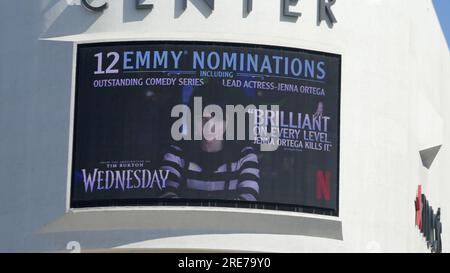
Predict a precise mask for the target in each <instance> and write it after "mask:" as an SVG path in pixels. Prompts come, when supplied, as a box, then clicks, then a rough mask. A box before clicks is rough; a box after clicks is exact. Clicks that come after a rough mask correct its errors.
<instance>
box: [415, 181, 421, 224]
mask: <svg viewBox="0 0 450 273" xmlns="http://www.w3.org/2000/svg"><path fill="white" fill-rule="evenodd" d="M415 203H416V226H417V227H418V228H419V229H420V230H422V186H420V185H419V188H418V189H417V197H416V202H415Z"/></svg>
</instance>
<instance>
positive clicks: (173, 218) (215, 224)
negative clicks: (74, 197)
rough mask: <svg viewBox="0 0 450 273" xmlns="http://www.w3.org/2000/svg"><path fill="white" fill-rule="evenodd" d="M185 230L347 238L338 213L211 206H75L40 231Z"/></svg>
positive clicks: (43, 232) (44, 232)
mask: <svg viewBox="0 0 450 273" xmlns="http://www.w3.org/2000/svg"><path fill="white" fill-rule="evenodd" d="M167 229H170V230H177V229H178V230H184V231H189V230H192V231H195V232H196V233H198V232H204V233H205V234H210V233H215V234H218V233H222V234H227V233H251V234H278V235H302V236H312V237H319V238H327V239H335V240H343V236H342V222H341V220H340V219H339V218H338V217H332V216H322V215H314V214H306V213H298V212H283V211H272V210H256V209H241V208H239V209H238V208H211V207H207V208H206V207H120V208H119V207H117V208H116V207H114V208H94V209H71V210H69V211H68V212H67V213H65V214H64V215H63V216H62V217H60V218H59V219H57V220H55V221H53V222H51V223H49V224H47V225H45V226H44V227H43V228H42V229H41V230H39V231H38V233H41V234H46V233H58V232H79V231H113V230H167Z"/></svg>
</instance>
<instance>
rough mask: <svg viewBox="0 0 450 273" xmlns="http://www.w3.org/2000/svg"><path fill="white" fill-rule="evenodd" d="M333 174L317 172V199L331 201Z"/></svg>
mask: <svg viewBox="0 0 450 273" xmlns="http://www.w3.org/2000/svg"><path fill="white" fill-rule="evenodd" d="M330 183H331V173H330V172H329V171H326V172H325V174H324V172H323V171H322V170H317V173H316V199H317V200H323V199H325V200H326V201H330Z"/></svg>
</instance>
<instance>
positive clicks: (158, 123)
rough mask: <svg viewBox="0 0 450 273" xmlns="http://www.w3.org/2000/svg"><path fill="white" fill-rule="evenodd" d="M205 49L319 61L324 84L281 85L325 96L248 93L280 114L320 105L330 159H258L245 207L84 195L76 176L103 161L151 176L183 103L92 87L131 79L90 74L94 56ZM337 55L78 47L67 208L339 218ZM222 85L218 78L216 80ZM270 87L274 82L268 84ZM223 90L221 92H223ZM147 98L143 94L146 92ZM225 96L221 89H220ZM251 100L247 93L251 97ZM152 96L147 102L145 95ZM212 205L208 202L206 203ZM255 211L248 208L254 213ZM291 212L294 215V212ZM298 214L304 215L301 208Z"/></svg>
mask: <svg viewBox="0 0 450 273" xmlns="http://www.w3.org/2000/svg"><path fill="white" fill-rule="evenodd" d="M186 49H188V50H206V51H210V50H212V49H215V50H218V51H221V50H226V51H230V52H251V53H259V54H274V52H275V53H276V54H278V55H281V56H297V57H299V58H300V59H304V58H308V59H312V60H325V62H326V64H327V65H326V70H327V78H326V82H325V83H311V82H304V81H302V80H298V81H292V80H286V79H284V80H280V81H282V82H286V83H289V82H296V83H299V84H305V85H308V86H316V87H323V88H325V90H326V92H327V93H326V94H327V95H326V96H325V97H319V96H314V95H307V94H299V93H288V92H276V91H261V90H259V91H258V90H254V95H255V94H259V96H258V95H255V97H253V98H252V100H251V101H250V102H251V103H253V104H255V105H259V104H269V105H271V104H279V105H280V110H282V111H286V112H289V111H292V112H301V113H309V114H311V115H312V114H313V113H314V112H315V110H316V108H317V103H318V102H319V101H322V102H324V104H325V107H326V112H325V115H327V116H330V117H331V123H330V128H331V129H330V130H329V135H330V138H331V139H332V142H333V149H332V151H331V152H330V153H325V152H319V151H306V150H304V151H302V152H294V151H286V150H285V149H283V148H281V147H280V148H279V149H278V151H276V152H260V153H259V154H258V157H259V162H260V170H261V181H260V189H261V193H260V196H259V198H258V202H257V203H255V204H253V203H251V204H246V202H236V201H227V200H200V199H198V200H161V199H157V196H158V194H159V192H158V191H157V190H156V189H154V190H148V189H135V190H130V191H120V190H111V191H95V192H93V193H91V192H88V193H85V192H84V188H83V187H84V185H82V182H80V178H81V177H80V169H93V168H96V167H99V163H100V162H105V161H121V160H130V161H139V160H145V161H147V162H149V163H148V166H146V167H148V168H150V169H157V168H159V166H160V162H161V159H162V157H163V155H164V152H165V151H166V148H167V147H168V146H169V145H170V144H171V136H170V129H171V126H172V123H173V122H174V120H175V119H173V118H171V117H170V111H171V109H172V107H173V106H174V105H177V104H180V103H182V102H183V101H182V96H183V93H182V88H181V87H171V88H168V87H150V88H149V87H123V88H122V87H114V88H97V89H96V88H93V87H92V81H93V80H94V79H102V78H105V79H106V78H111V77H112V76H113V77H114V78H121V77H123V78H126V77H132V76H136V77H138V75H129V74H125V73H120V74H115V75H94V74H93V71H94V70H95V69H96V67H97V61H96V59H95V58H94V55H95V54H97V53H99V52H104V53H106V52H110V51H117V52H119V53H122V52H123V51H124V50H130V51H134V50H152V51H153V50H186ZM340 70H341V60H340V56H339V55H334V54H328V53H321V52H313V51H306V50H300V49H291V48H283V47H270V46H261V45H248V44H231V43H204V42H127V43H107V44H86V45H79V46H78V54H77V77H76V91H75V92H76V93H75V128H74V142H73V162H72V164H73V165H72V181H71V207H74V208H76V207H95V206H121V205H154V204H156V205H158V204H164V205H170V204H174V205H177V204H183V205H203V204H204V202H207V203H208V205H211V204H213V205H217V206H244V207H245V206H248V207H256V208H271V209H283V210H284V209H286V210H296V211H307V212H317V213H325V214H332V215H338V201H339V199H338V192H339V191H338V189H339V123H340V73H341V71H340ZM151 76H152V77H153V76H154V77H158V76H161V77H163V76H165V74H160V75H156V74H152V75H148V74H139V77H144V78H145V77H151ZM217 80H218V81H221V79H220V78H217ZM274 81H277V80H274ZM224 89H226V88H224ZM149 92H150V93H149ZM225 92H226V90H225ZM250 93H251V92H250ZM149 94H151V95H149ZM317 169H321V170H329V171H330V172H331V176H332V182H331V200H330V201H323V200H322V201H320V200H316V171H317ZM211 201H214V202H213V203H211ZM253 205H254V206H253ZM296 208H298V209H296ZM302 208H303V209H302Z"/></svg>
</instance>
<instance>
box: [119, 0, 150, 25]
mask: <svg viewBox="0 0 450 273" xmlns="http://www.w3.org/2000/svg"><path fill="white" fill-rule="evenodd" d="M141 2H142V4H147V3H146V2H147V1H141ZM151 11H152V9H137V8H136V0H133V1H129V0H128V1H123V22H124V23H129V22H138V21H142V20H144V19H145V17H147V15H149V14H150V12H151Z"/></svg>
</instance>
